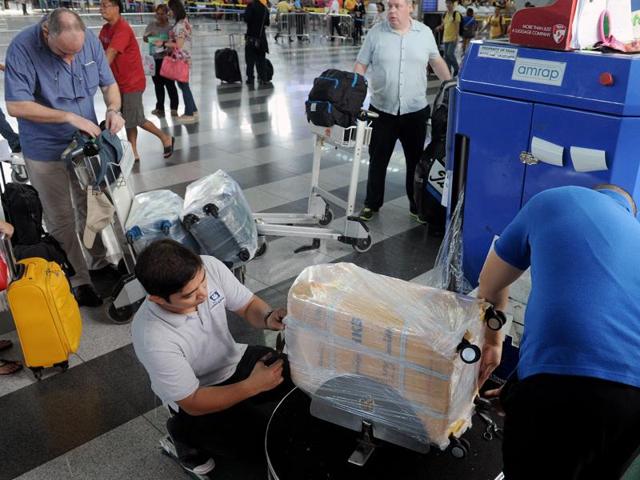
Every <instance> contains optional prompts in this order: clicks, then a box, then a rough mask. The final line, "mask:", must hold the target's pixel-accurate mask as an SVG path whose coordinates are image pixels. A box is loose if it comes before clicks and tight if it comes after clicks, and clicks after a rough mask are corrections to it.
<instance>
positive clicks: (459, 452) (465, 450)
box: [450, 438, 469, 459]
mask: <svg viewBox="0 0 640 480" xmlns="http://www.w3.org/2000/svg"><path fill="white" fill-rule="evenodd" d="M450 452H451V455H452V456H453V457H454V458H458V459H461V458H464V457H466V456H467V455H468V454H469V442H467V441H466V440H464V441H463V439H458V438H456V439H452V440H451V450H450Z"/></svg>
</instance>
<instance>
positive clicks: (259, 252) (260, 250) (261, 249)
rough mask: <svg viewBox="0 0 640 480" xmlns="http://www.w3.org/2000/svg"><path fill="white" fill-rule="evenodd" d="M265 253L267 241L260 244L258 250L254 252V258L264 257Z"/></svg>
mask: <svg viewBox="0 0 640 480" xmlns="http://www.w3.org/2000/svg"><path fill="white" fill-rule="evenodd" d="M266 251H267V241H266V240H264V241H263V242H262V245H260V246H259V247H258V250H256V258H258V257H261V256H262V255H264V254H265V252H266Z"/></svg>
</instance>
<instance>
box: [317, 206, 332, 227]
mask: <svg viewBox="0 0 640 480" xmlns="http://www.w3.org/2000/svg"><path fill="white" fill-rule="evenodd" d="M332 220H333V211H332V210H331V209H330V208H329V206H327V208H325V209H324V216H323V217H322V218H321V219H320V221H319V222H318V223H319V224H320V225H322V226H323V227H324V226H326V225H329V224H330V223H331V221H332Z"/></svg>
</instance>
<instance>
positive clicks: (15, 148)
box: [0, 63, 22, 153]
mask: <svg viewBox="0 0 640 480" xmlns="http://www.w3.org/2000/svg"><path fill="white" fill-rule="evenodd" d="M0 72H4V64H3V63H0ZM0 135H2V136H3V138H4V139H5V140H6V141H7V142H9V148H10V149H11V152H12V153H20V152H22V147H21V146H20V137H19V136H18V134H17V133H16V132H15V131H14V130H13V128H12V127H11V125H9V122H7V119H6V118H5V116H4V112H3V111H2V109H1V108H0Z"/></svg>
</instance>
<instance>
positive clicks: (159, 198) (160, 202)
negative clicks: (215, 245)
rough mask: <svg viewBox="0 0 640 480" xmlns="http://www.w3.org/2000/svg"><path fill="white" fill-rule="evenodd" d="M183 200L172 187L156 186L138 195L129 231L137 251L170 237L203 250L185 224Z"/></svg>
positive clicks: (133, 206) (134, 203) (128, 222)
mask: <svg viewBox="0 0 640 480" xmlns="http://www.w3.org/2000/svg"><path fill="white" fill-rule="evenodd" d="M183 204H184V200H183V199H182V197H181V196H180V195H178V194H177V193H174V192H172V191H171V190H153V191H151V192H145V193H139V194H138V195H136V196H135V198H134V200H133V204H132V206H131V213H129V217H128V218H127V223H126V231H127V240H128V241H129V242H130V243H131V244H132V245H133V249H134V250H135V251H136V253H137V254H139V253H140V252H142V250H144V249H145V248H146V247H147V246H148V245H149V244H150V243H152V242H154V241H156V240H161V239H163V238H170V239H172V240H175V241H176V242H180V243H181V244H183V245H184V246H186V247H188V248H190V249H191V250H193V251H194V252H199V247H198V244H197V243H196V241H195V239H194V238H193V237H192V236H191V234H190V233H189V232H187V231H186V230H185V229H184V227H183V226H182V223H181V219H180V216H181V214H182V208H183Z"/></svg>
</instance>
